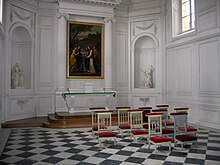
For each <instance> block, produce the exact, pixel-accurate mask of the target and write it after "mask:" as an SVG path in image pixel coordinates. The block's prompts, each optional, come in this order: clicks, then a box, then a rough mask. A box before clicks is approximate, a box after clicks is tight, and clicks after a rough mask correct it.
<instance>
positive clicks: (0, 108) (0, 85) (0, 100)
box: [0, 38, 4, 128]
mask: <svg viewBox="0 0 220 165" xmlns="http://www.w3.org/2000/svg"><path fill="white" fill-rule="evenodd" d="M0 50H2V38H0ZM2 53H3V52H2V51H0V75H1V76H0V123H2V122H3V117H4V115H3V80H4V77H3V55H2ZM0 128H1V126H0Z"/></svg>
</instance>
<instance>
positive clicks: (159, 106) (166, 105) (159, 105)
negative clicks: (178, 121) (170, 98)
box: [156, 104, 169, 108]
mask: <svg viewBox="0 0 220 165" xmlns="http://www.w3.org/2000/svg"><path fill="white" fill-rule="evenodd" d="M156 107H158V108H161V107H162V108H164V107H169V105H168V104H158V105H156Z"/></svg>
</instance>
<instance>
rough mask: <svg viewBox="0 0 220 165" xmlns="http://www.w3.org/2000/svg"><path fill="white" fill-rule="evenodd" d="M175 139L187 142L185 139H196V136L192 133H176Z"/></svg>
mask: <svg viewBox="0 0 220 165" xmlns="http://www.w3.org/2000/svg"><path fill="white" fill-rule="evenodd" d="M176 139H177V140H179V141H181V142H187V141H194V140H197V137H196V136H193V135H188V134H184V135H177V136H176Z"/></svg>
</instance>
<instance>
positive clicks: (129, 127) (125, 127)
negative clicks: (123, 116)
mask: <svg viewBox="0 0 220 165" xmlns="http://www.w3.org/2000/svg"><path fill="white" fill-rule="evenodd" d="M119 128H120V129H131V126H130V125H119Z"/></svg>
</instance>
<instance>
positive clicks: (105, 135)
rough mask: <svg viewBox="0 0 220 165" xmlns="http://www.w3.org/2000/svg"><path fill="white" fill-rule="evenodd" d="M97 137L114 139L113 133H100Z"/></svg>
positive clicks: (114, 134)
mask: <svg viewBox="0 0 220 165" xmlns="http://www.w3.org/2000/svg"><path fill="white" fill-rule="evenodd" d="M99 137H116V133H115V132H100V133H99Z"/></svg>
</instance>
